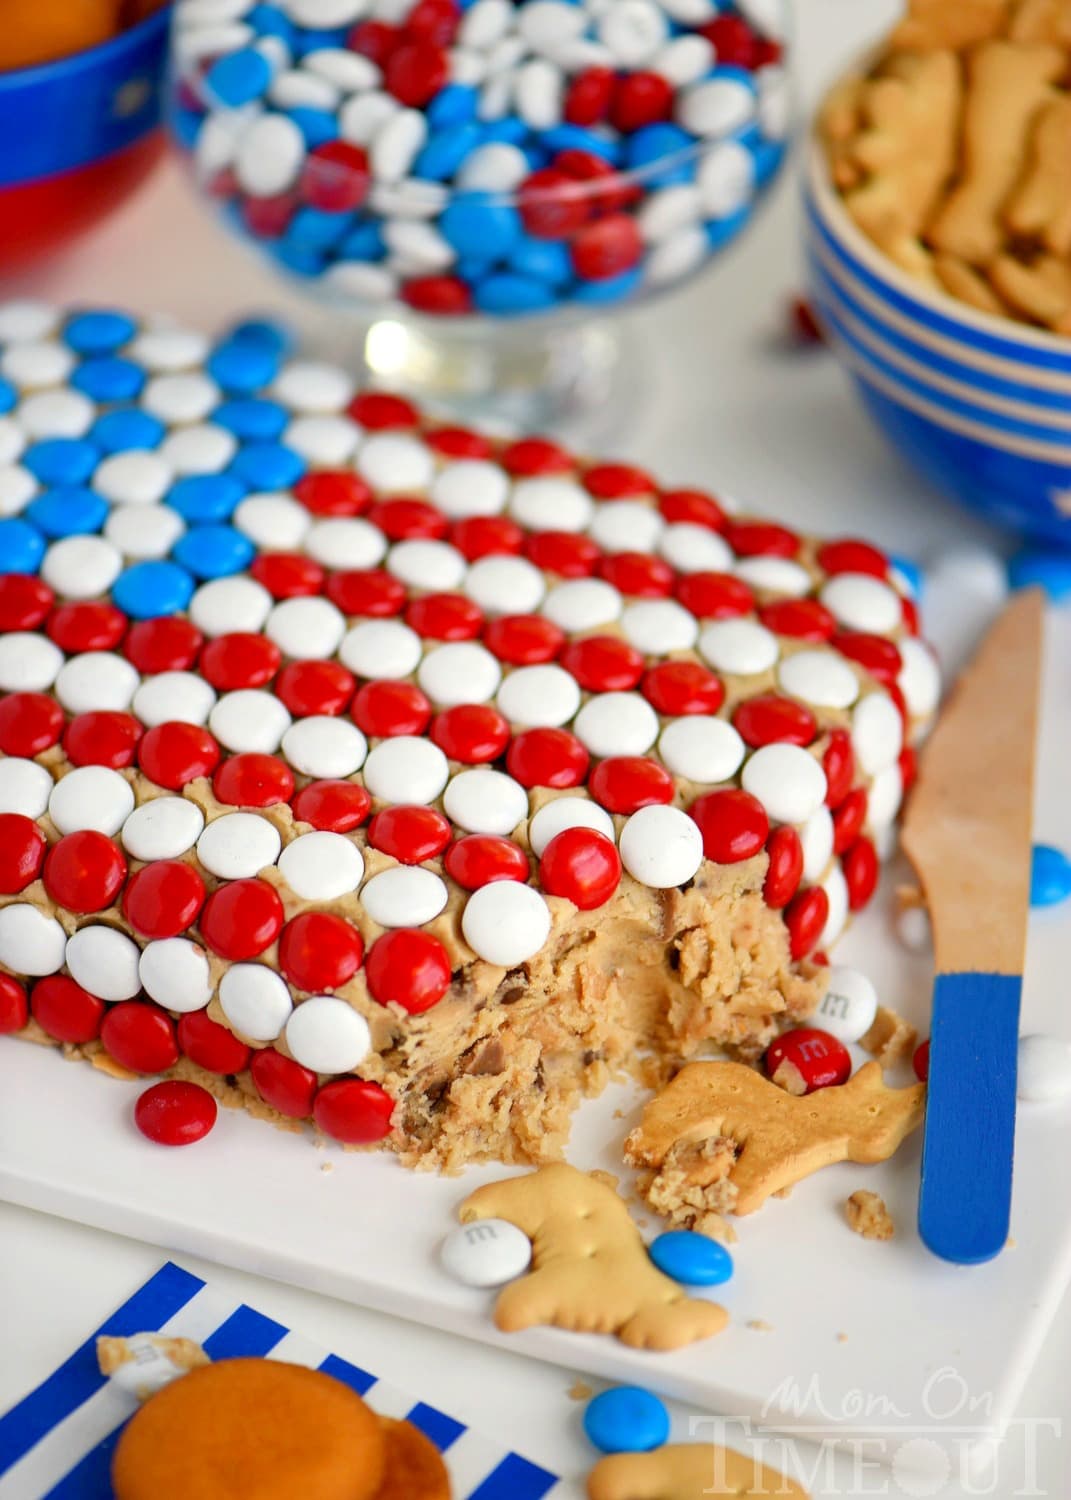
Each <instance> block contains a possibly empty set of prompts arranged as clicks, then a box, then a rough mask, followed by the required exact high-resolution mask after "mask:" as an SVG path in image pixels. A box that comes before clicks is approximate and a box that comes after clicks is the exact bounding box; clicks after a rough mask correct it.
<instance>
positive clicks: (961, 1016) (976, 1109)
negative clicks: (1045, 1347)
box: [919, 974, 1022, 1266]
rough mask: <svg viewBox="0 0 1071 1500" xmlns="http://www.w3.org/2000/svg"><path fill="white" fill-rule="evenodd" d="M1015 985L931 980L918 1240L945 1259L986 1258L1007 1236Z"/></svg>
mask: <svg viewBox="0 0 1071 1500" xmlns="http://www.w3.org/2000/svg"><path fill="white" fill-rule="evenodd" d="M1021 993H1022V979H1021V977H1020V976H1019V975H1009V974H939V975H938V976H937V982H936V984H935V985H934V992H933V1024H932V1028H931V1031H930V1072H929V1085H928V1088H927V1099H926V1125H925V1132H924V1135H923V1143H922V1186H921V1189H920V1192H919V1234H920V1235H921V1236H922V1240H923V1243H924V1244H925V1245H927V1246H928V1247H929V1249H930V1250H932V1251H933V1253H934V1254H935V1255H939V1256H941V1257H942V1259H944V1260H950V1261H955V1262H956V1263H957V1264H958V1265H964V1266H973V1265H979V1264H981V1262H983V1261H987V1260H992V1259H993V1257H994V1256H995V1255H999V1254H1000V1252H1001V1250H1003V1248H1004V1246H1005V1243H1006V1242H1007V1238H1008V1224H1009V1219H1010V1214H1011V1185H1012V1157H1013V1153H1014V1147H1015V1081H1016V1064H1017V1054H1018V1047H1019V999H1020V995H1021Z"/></svg>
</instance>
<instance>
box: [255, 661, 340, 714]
mask: <svg viewBox="0 0 1071 1500" xmlns="http://www.w3.org/2000/svg"><path fill="white" fill-rule="evenodd" d="M356 686H357V679H356V678H355V677H354V675H353V673H352V672H348V671H347V670H346V668H345V667H344V666H343V665H342V663H341V662H338V661H292V662H289V663H288V664H287V665H286V666H285V667H284V668H283V670H282V671H281V672H280V673H279V675H278V677H277V678H276V679H275V696H276V697H277V698H278V699H279V701H280V702H281V703H282V704H283V705H284V706H285V707H286V708H287V709H288V710H289V711H290V713H291V714H293V716H294V718H295V719H308V718H311V717H313V715H319V714H328V715H334V714H341V713H344V712H345V710H346V708H347V707H348V706H349V702H350V699H351V698H352V697H353V693H354V689H355V688H356Z"/></svg>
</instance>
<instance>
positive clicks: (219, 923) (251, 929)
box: [200, 878, 283, 963]
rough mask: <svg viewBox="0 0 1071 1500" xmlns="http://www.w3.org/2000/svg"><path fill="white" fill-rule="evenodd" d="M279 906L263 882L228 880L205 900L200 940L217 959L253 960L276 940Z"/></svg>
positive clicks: (280, 910) (279, 919)
mask: <svg viewBox="0 0 1071 1500" xmlns="http://www.w3.org/2000/svg"><path fill="white" fill-rule="evenodd" d="M282 926H283V903H282V902H281V901H280V900H279V897H278V894H277V893H276V891H275V890H274V889H273V888H272V886H270V885H268V883H267V882H266V881H264V880H257V879H255V878H254V879H250V880H232V881H229V882H228V883H227V884H226V885H221V886H219V887H218V888H217V889H216V890H214V891H213V892H212V894H211V896H209V898H208V900H207V901H206V902H205V904H204V909H203V911H202V912H201V922H200V927H201V936H202V937H203V938H204V940H205V943H206V944H207V946H208V947H209V948H211V949H212V952H213V953H218V954H219V956H220V958H229V959H231V960H232V961H234V962H236V963H237V962H239V961H240V960H242V959H243V958H256V956H257V954H258V953H263V952H264V949H265V948H269V947H270V946H271V944H272V943H274V941H275V939H276V938H277V937H278V936H279V933H280V932H281V930H282Z"/></svg>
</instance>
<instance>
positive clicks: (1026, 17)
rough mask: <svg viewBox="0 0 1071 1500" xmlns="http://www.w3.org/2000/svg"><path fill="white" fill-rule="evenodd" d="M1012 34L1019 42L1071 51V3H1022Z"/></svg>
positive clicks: (1055, 0)
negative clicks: (1034, 43) (1040, 44)
mask: <svg viewBox="0 0 1071 1500" xmlns="http://www.w3.org/2000/svg"><path fill="white" fill-rule="evenodd" d="M1008 35H1009V36H1010V37H1011V38H1012V40H1013V41H1017V42H1051V43H1053V45H1055V46H1057V47H1068V48H1071V0H1018V3H1017V4H1016V6H1015V11H1014V14H1013V15H1012V17H1011V21H1010V23H1009V26H1008Z"/></svg>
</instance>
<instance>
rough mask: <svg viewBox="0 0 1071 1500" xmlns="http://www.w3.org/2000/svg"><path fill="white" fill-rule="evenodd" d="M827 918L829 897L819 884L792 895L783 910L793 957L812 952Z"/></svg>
mask: <svg viewBox="0 0 1071 1500" xmlns="http://www.w3.org/2000/svg"><path fill="white" fill-rule="evenodd" d="M767 900H769V897H767ZM771 904H772V903H771ZM828 920H829V897H828V896H827V895H826V893H825V891H824V890H823V889H822V887H821V886H820V885H812V886H811V887H810V889H809V890H806V891H800V892H799V894H798V895H796V896H793V898H792V900H791V901H790V902H789V904H788V906H787V908H786V910H785V926H786V927H787V928H788V934H789V950H790V952H791V954H792V957H793V958H795V959H800V958H806V957H807V955H808V954H809V953H813V952H814V950H815V949H816V948H817V947H818V939H819V938H820V937H821V936H822V929H823V928H824V927H825V925H826V922H827V921H828Z"/></svg>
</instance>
